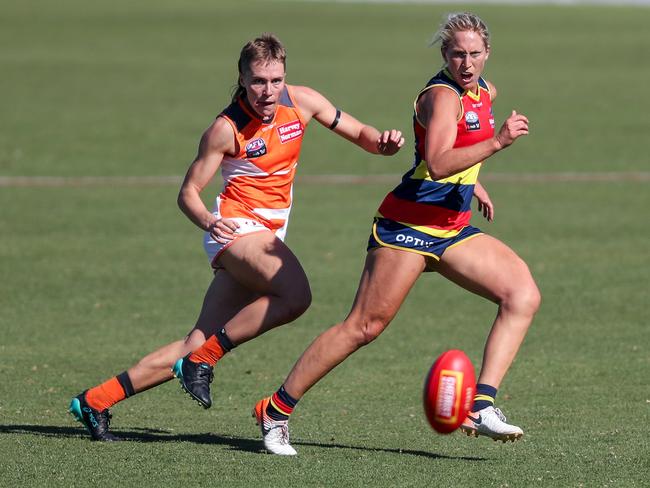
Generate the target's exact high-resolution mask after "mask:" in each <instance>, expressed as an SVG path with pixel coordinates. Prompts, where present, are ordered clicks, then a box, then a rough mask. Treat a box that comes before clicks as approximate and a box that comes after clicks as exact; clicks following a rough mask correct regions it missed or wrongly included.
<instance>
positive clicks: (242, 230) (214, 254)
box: [203, 213, 287, 269]
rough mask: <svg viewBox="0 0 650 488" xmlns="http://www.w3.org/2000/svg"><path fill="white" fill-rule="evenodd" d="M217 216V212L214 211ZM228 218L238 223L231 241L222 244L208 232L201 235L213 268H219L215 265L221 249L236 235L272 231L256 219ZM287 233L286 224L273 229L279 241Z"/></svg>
mask: <svg viewBox="0 0 650 488" xmlns="http://www.w3.org/2000/svg"><path fill="white" fill-rule="evenodd" d="M214 215H216V216H217V217H218V216H219V214H217V213H215V214H214ZM229 220H232V221H234V222H237V223H238V224H239V228H238V229H237V230H236V231H235V238H234V239H233V240H232V241H229V242H227V243H225V244H222V243H221V242H217V241H215V240H214V239H213V238H212V236H211V235H210V233H209V232H206V233H205V234H204V235H203V248H204V249H205V253H206V254H207V255H208V260H209V261H210V265H211V266H212V267H213V268H214V269H218V268H220V266H218V265H217V263H216V260H217V258H218V257H219V256H220V255H221V253H222V252H223V251H225V250H226V249H227V248H228V247H229V246H230V245H231V244H232V243H233V242H235V240H236V239H237V238H238V237H241V236H244V235H246V234H252V233H253V232H262V231H269V232H273V231H272V230H271V229H269V228H268V227H266V226H265V225H264V224H262V223H260V222H257V221H256V220H251V219H247V218H240V217H235V218H230V219H229ZM286 233H287V227H286V225H285V226H283V227H281V228H280V229H278V230H276V231H275V236H276V237H277V238H278V239H280V240H281V241H284V236H285V235H286Z"/></svg>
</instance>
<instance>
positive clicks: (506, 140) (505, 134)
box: [494, 110, 528, 149]
mask: <svg viewBox="0 0 650 488" xmlns="http://www.w3.org/2000/svg"><path fill="white" fill-rule="evenodd" d="M525 135H528V118H527V117H526V116H525V115H523V114H518V113H517V111H516V110H513V111H512V114H510V117H508V118H507V119H506V121H505V122H504V123H503V125H502V126H501V129H500V130H499V133H498V134H497V135H496V136H494V137H495V139H496V140H497V143H498V144H499V149H503V148H505V147H508V146H509V145H510V144H512V143H513V142H515V140H516V139H517V138H518V137H520V136H525Z"/></svg>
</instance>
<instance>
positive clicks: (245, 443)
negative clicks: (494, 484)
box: [0, 424, 487, 461]
mask: <svg viewBox="0 0 650 488" xmlns="http://www.w3.org/2000/svg"><path fill="white" fill-rule="evenodd" d="M112 432H113V433H114V434H115V435H117V436H119V437H120V438H121V439H122V440H123V441H134V442H192V443H194V444H208V445H214V446H224V447H226V448H228V449H234V450H238V451H244V452H252V453H262V452H265V449H264V447H263V446H262V442H261V440H260V439H258V438H255V439H251V438H245V437H236V436H226V435H217V434H210V433H206V434H174V433H172V432H170V431H165V430H160V429H140V428H134V429H131V430H123V429H116V430H113V431H112ZM0 434H18V435H39V436H43V437H57V438H61V437H68V438H88V433H87V431H86V429H84V428H81V427H61V426H55V425H28V424H17V425H0ZM292 444H293V445H294V446H311V447H318V448H322V449H351V450H356V451H369V452H386V453H391V454H400V455H402V454H406V455H409V456H418V457H425V458H429V459H450V460H456V461H458V460H460V461H486V460H487V459H485V458H482V457H474V456H448V455H445V454H437V453H434V452H429V451H422V450H413V449H390V448H381V447H368V446H355V445H350V444H338V443H322V442H307V441H301V440H293V441H292Z"/></svg>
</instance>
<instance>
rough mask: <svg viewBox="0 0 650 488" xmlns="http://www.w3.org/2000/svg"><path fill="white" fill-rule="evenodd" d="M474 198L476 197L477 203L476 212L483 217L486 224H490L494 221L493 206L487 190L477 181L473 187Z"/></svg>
mask: <svg viewBox="0 0 650 488" xmlns="http://www.w3.org/2000/svg"><path fill="white" fill-rule="evenodd" d="M474 196H475V197H476V201H478V211H479V212H481V213H482V214H483V217H485V218H486V219H487V221H488V222H492V221H493V220H494V204H493V203H492V200H491V199H490V195H489V194H488V192H487V190H486V189H485V187H484V186H483V185H481V183H480V182H479V181H478V180H476V184H475V185H474Z"/></svg>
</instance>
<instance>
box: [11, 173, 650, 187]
mask: <svg viewBox="0 0 650 488" xmlns="http://www.w3.org/2000/svg"><path fill="white" fill-rule="evenodd" d="M400 178H401V175H399V174H377V175H345V174H338V175H304V176H298V177H297V178H296V180H297V183H298V184H307V185H309V184H312V185H358V184H370V183H381V184H384V183H385V184H397V183H398V182H399V181H400ZM480 179H481V181H496V182H506V183H552V182H571V183H597V182H616V181H620V182H650V171H628V172H625V171H623V172H602V173H594V172H592V173H579V172H561V173H483V174H482V175H481V178H480ZM182 181H183V177H182V176H0V187H1V188H19V187H27V188H34V187H99V186H120V187H126V186H167V185H174V186H175V185H180V184H181V182H182Z"/></svg>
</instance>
